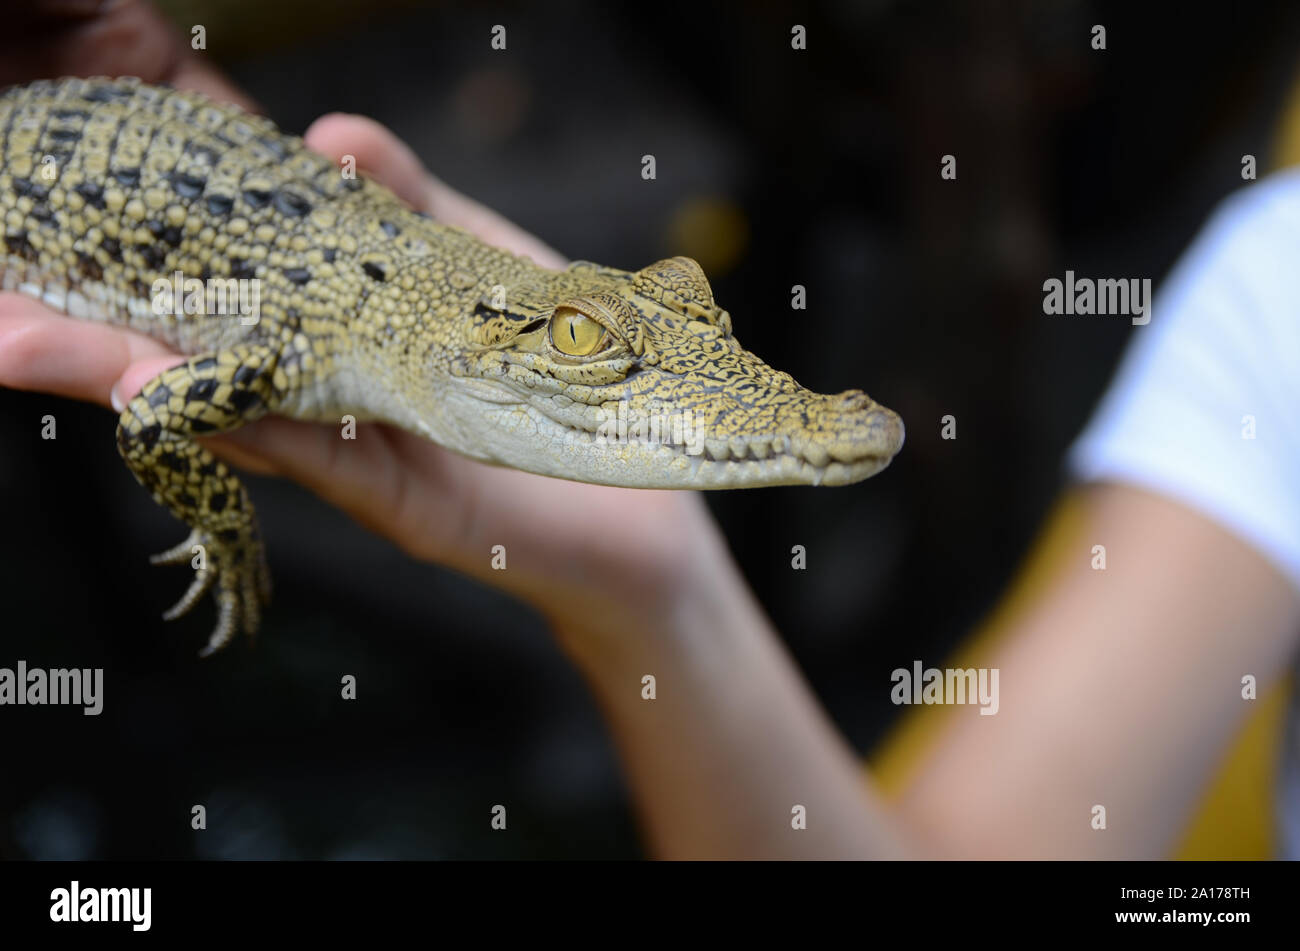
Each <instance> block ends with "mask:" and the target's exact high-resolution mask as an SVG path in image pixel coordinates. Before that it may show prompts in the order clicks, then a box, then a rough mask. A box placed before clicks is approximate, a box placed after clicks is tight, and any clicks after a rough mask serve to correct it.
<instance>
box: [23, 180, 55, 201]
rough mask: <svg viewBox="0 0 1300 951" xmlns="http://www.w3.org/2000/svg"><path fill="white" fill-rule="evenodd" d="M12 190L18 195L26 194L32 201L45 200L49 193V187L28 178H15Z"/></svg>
mask: <svg viewBox="0 0 1300 951" xmlns="http://www.w3.org/2000/svg"><path fill="white" fill-rule="evenodd" d="M14 191H16V192H17V193H18V194H20V195H27V196H28V197H30V198H31V199H32V201H45V199H46V198H48V197H49V195H50V190H49V188H47V187H46V186H44V185H38V184H36V183H35V182H33V181H32V180H31V179H29V178H15V179H14Z"/></svg>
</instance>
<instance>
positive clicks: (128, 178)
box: [113, 168, 140, 188]
mask: <svg viewBox="0 0 1300 951" xmlns="http://www.w3.org/2000/svg"><path fill="white" fill-rule="evenodd" d="M113 177H114V178H116V179H117V180H118V182H119V183H121V184H123V185H125V186H127V187H128V188H135V187H136V186H138V185H139V184H140V170H139V169H138V168H117V169H114V170H113Z"/></svg>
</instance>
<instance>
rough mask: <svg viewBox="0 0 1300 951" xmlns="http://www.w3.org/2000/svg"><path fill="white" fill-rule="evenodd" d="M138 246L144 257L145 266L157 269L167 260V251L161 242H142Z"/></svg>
mask: <svg viewBox="0 0 1300 951" xmlns="http://www.w3.org/2000/svg"><path fill="white" fill-rule="evenodd" d="M136 248H137V249H138V250H139V252H140V256H141V257H142V258H144V263H145V266H146V267H148V268H150V269H151V270H154V271H157V270H158V269H159V268H161V267H162V266H163V264H164V263H165V262H166V260H167V252H166V250H165V249H164V248H163V246H162V245H160V244H140V245H136Z"/></svg>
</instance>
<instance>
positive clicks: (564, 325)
mask: <svg viewBox="0 0 1300 951" xmlns="http://www.w3.org/2000/svg"><path fill="white" fill-rule="evenodd" d="M604 339H605V328H604V327H602V326H601V325H600V324H598V323H596V321H594V320H592V319H591V318H590V317H586V316H584V315H582V314H580V313H578V312H577V311H576V310H559V311H556V313H555V316H554V317H553V318H551V342H552V343H553V344H555V349H556V350H559V351H560V352H561V353H563V354H567V355H568V356H571V357H585V356H588V355H590V354H592V353H594V352H595V351H596V348H597V347H598V346H599V345H600V343H601V341H602V340H604Z"/></svg>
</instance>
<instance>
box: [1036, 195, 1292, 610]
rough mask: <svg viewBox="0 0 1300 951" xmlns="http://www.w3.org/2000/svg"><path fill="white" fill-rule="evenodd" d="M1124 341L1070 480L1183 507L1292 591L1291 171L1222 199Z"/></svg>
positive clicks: (1075, 451) (1071, 460)
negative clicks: (1135, 491)
mask: <svg viewBox="0 0 1300 951" xmlns="http://www.w3.org/2000/svg"><path fill="white" fill-rule="evenodd" d="M1115 276H1116V277H1121V276H1128V275H1115ZM1055 319H1070V320H1090V319H1091V320H1096V319H1104V318H1095V317H1094V318H1089V317H1071V318H1055ZM1132 333H1133V334H1134V339H1133V341H1132V343H1131V344H1130V346H1129V350H1128V353H1127V354H1125V357H1124V359H1123V361H1122V363H1121V364H1120V368H1119V371H1118V373H1117V375H1116V377H1115V379H1114V380H1113V381H1112V382H1111V385H1110V388H1109V390H1108V391H1107V393H1106V395H1105V397H1104V398H1103V400H1102V402H1101V404H1100V406H1099V407H1098V408H1097V410H1096V412H1095V413H1094V415H1093V418H1092V420H1091V421H1090V422H1089V424H1088V426H1087V428H1086V429H1085V430H1084V432H1083V434H1082V435H1081V436H1080V437H1079V439H1078V441H1077V442H1076V443H1075V444H1074V446H1073V447H1072V449H1071V450H1070V454H1069V457H1068V466H1069V469H1070V472H1071V474H1072V475H1073V476H1074V477H1075V478H1076V479H1079V480H1086V481H1092V480H1100V479H1107V480H1114V481H1119V482H1127V483H1132V484H1136V485H1138V486H1141V487H1144V488H1148V489H1151V490H1153V491H1156V492H1159V493H1161V494H1163V495H1166V496H1168V497H1170V498H1173V499H1176V500H1178V501H1181V502H1183V503H1185V504H1187V505H1189V506H1191V507H1193V508H1195V509H1197V510H1199V511H1200V512H1202V513H1204V514H1205V515H1206V516H1208V517H1209V518H1211V519H1214V520H1215V521H1217V522H1218V523H1219V524H1221V525H1223V526H1224V527H1225V528H1227V529H1228V530H1229V531H1231V532H1233V533H1234V534H1236V535H1237V536H1238V537H1240V538H1242V539H1243V540H1245V541H1246V542H1248V543H1249V544H1251V545H1252V546H1253V547H1255V548H1256V549H1257V550H1258V551H1260V552H1261V553H1262V554H1264V555H1265V556H1266V557H1268V558H1269V559H1270V560H1271V561H1273V563H1274V564H1276V565H1277V566H1278V567H1279V568H1280V569H1281V570H1282V571H1283V572H1284V573H1285V574H1286V575H1287V577H1289V578H1290V579H1291V581H1292V583H1293V584H1294V585H1295V586H1296V587H1297V588H1300V173H1285V174H1281V175H1276V176H1273V177H1271V178H1268V179H1265V180H1263V181H1261V182H1259V183H1258V184H1256V185H1253V186H1251V187H1249V188H1246V189H1244V190H1243V191H1241V192H1239V193H1237V194H1236V195H1234V196H1232V197H1231V198H1229V199H1227V200H1226V201H1225V202H1224V203H1223V204H1222V205H1221V206H1220V208H1219V209H1218V210H1217V211H1216V212H1215V214H1214V215H1213V216H1212V217H1211V219H1210V221H1209V223H1208V224H1207V225H1206V227H1205V228H1204V229H1203V230H1202V232H1201V234H1200V236H1199V237H1198V238H1197V239H1196V241H1195V242H1194V244H1193V245H1192V247H1191V248H1190V249H1189V250H1188V251H1187V252H1186V253H1185V254H1184V255H1183V258H1182V260H1181V261H1180V262H1179V264H1178V266H1177V267H1176V268H1175V269H1174V271H1173V273H1172V274H1171V275H1170V277H1169V279H1168V281H1167V282H1166V284H1165V286H1164V287H1162V288H1161V290H1160V292H1159V293H1158V294H1156V297H1155V301H1154V305H1153V308H1152V311H1151V322H1150V323H1149V324H1146V325H1145V326H1134V327H1133V329H1132ZM1252 432H1253V438H1249V437H1250V436H1251V434H1252Z"/></svg>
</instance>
